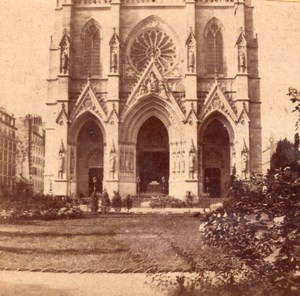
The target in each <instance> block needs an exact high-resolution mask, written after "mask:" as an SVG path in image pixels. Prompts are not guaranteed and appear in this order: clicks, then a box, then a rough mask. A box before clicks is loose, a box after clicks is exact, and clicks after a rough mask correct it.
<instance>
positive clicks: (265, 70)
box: [0, 0, 300, 150]
mask: <svg viewBox="0 0 300 296" xmlns="http://www.w3.org/2000/svg"><path fill="white" fill-rule="evenodd" d="M252 4H253V6H254V28H255V32H256V33H257V34H258V44H259V74H260V77H261V101H262V127H263V147H262V148H263V150H264V149H266V148H267V147H268V144H269V143H268V139H269V138H270V137H273V138H274V139H275V140H278V139H282V138H285V137H287V138H288V139H290V140H292V139H293V135H294V132H295V128H294V127H295V120H296V114H295V113H292V109H293V105H292V103H291V102H290V101H289V99H288V97H287V95H286V94H287V91H288V88H289V86H294V87H298V88H300V58H299V53H300V18H299V15H300V1H276V0H275V1H274V0H273V1H270V0H252ZM55 5H56V0H30V1H24V0H1V2H0V40H1V42H0V77H1V95H0V106H5V107H6V109H7V110H8V111H9V112H10V113H13V114H14V115H15V116H22V115H25V114H26V113H34V114H40V115H43V114H45V101H46V97H47V77H48V67H49V63H48V61H49V44H50V36H51V35H52V34H53V29H54V8H55Z"/></svg>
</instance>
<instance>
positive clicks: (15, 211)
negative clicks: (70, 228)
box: [0, 195, 83, 220]
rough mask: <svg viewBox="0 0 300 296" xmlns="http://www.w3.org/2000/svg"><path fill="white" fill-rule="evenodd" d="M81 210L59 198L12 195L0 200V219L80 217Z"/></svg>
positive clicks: (81, 214)
mask: <svg viewBox="0 0 300 296" xmlns="http://www.w3.org/2000/svg"><path fill="white" fill-rule="evenodd" d="M82 216H83V212H82V211H81V209H80V208H79V207H77V206H73V205H72V204H71V203H69V202H68V201H63V200H61V199H60V198H55V197H52V196H44V195H33V196H29V197H28V196H26V197H24V198H23V197H22V198H19V196H13V197H11V198H10V199H7V200H1V202H0V219H1V220H7V219H42V220H52V219H68V218H81V217H82Z"/></svg>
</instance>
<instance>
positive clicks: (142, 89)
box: [139, 84, 147, 96]
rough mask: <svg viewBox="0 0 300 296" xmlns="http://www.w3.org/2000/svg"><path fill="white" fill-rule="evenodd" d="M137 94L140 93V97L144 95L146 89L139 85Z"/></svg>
mask: <svg viewBox="0 0 300 296" xmlns="http://www.w3.org/2000/svg"><path fill="white" fill-rule="evenodd" d="M139 93H140V96H142V95H144V94H146V93H147V88H146V86H145V85H144V84H141V85H140V88H139Z"/></svg>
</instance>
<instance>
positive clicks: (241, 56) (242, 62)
mask: <svg viewBox="0 0 300 296" xmlns="http://www.w3.org/2000/svg"><path fill="white" fill-rule="evenodd" d="M246 49H247V41H246V39H245V37H244V35H242V36H241V39H240V42H239V43H238V64H239V72H242V73H244V72H246V69H247V52H246Z"/></svg>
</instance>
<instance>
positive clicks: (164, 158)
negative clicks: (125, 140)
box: [138, 152, 169, 193]
mask: <svg viewBox="0 0 300 296" xmlns="http://www.w3.org/2000/svg"><path fill="white" fill-rule="evenodd" d="M138 163H139V174H140V180H141V183H140V191H141V192H146V191H147V186H148V185H149V184H150V182H153V181H156V182H157V183H160V184H161V193H167V192H168V186H167V182H165V184H162V183H163V182H162V180H163V177H164V178H165V179H167V178H168V176H169V153H168V152H140V153H139V156H138ZM163 186H164V188H163ZM163 191H164V192H163Z"/></svg>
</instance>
